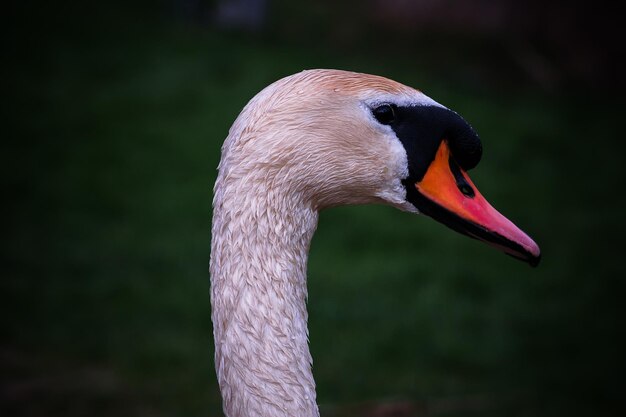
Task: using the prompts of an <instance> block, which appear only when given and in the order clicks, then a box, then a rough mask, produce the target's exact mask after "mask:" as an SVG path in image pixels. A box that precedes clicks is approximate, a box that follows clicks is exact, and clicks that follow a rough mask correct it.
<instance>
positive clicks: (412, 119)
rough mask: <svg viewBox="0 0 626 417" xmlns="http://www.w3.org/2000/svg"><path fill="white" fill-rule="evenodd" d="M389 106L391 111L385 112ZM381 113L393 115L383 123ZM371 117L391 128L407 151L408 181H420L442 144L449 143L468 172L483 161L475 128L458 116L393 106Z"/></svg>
mask: <svg viewBox="0 0 626 417" xmlns="http://www.w3.org/2000/svg"><path fill="white" fill-rule="evenodd" d="M386 106H389V107H391V109H386V108H385V109H384V110H383V108H384V107H386ZM379 112H382V113H385V114H389V113H390V112H392V113H393V118H388V117H385V118H384V120H385V121H386V123H383V122H382V121H381V120H379V118H378V117H377V114H378V113H379ZM372 114H374V117H376V119H377V120H379V122H380V123H382V124H387V125H389V126H390V127H391V128H392V129H393V130H394V132H395V133H396V136H397V137H398V139H400V142H402V145H404V149H405V150H406V153H407V157H408V163H409V178H411V180H412V181H413V184H415V182H417V181H420V180H421V179H422V178H423V177H424V174H425V173H426V170H427V169H428V167H429V165H430V163H431V162H432V161H433V159H434V158H435V154H436V153H437V149H439V144H440V143H441V141H442V140H444V139H445V140H446V141H447V142H448V146H449V147H450V152H451V153H452V155H453V156H454V159H455V160H456V162H457V163H458V164H459V165H460V166H461V168H463V169H465V170H469V169H471V168H474V167H475V166H476V165H477V164H478V162H479V161H480V157H481V155H482V145H481V143H480V139H479V138H478V135H477V134H476V133H475V132H474V130H473V129H472V127H471V126H470V125H469V124H468V123H467V122H466V121H465V120H464V119H463V118H462V117H461V116H459V115H458V114H456V113H455V112H453V111H451V110H448V109H444V108H442V107H438V106H393V105H390V104H386V105H382V106H379V107H376V108H375V109H373V110H372Z"/></svg>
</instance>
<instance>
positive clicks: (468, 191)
mask: <svg viewBox="0 0 626 417" xmlns="http://www.w3.org/2000/svg"><path fill="white" fill-rule="evenodd" d="M456 186H457V187H459V191H460V192H462V193H463V195H464V196H466V197H469V198H474V196H475V195H476V194H475V193H474V189H473V188H472V187H471V186H470V185H469V184H468V183H466V182H465V181H463V182H457V184H456Z"/></svg>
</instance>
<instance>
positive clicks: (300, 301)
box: [210, 70, 540, 417]
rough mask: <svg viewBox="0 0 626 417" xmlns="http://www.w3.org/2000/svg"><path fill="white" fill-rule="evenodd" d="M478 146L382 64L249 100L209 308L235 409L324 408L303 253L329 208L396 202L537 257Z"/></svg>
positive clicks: (217, 190) (234, 152)
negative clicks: (483, 169) (496, 192)
mask: <svg viewBox="0 0 626 417" xmlns="http://www.w3.org/2000/svg"><path fill="white" fill-rule="evenodd" d="M481 154H482V146H481V143H480V140H479V138H478V136H477V135H476V133H475V132H474V130H473V129H472V128H471V127H470V125H469V124H468V123H467V122H466V121H465V120H464V119H462V118H461V116H459V115H458V114H457V113H455V112H453V111H451V110H449V109H448V108H446V107H444V106H443V105H441V104H439V103H437V102H436V101H434V100H433V99H431V98H429V97H427V96H426V95H424V94H423V93H421V92H420V91H418V90H415V89H413V88H410V87H407V86H405V85H403V84H400V83H398V82H395V81H392V80H389V79H386V78H383V77H380V76H375V75H368V74H360V73H354V72H347V71H340V70H307V71H303V72H300V73H297V74H294V75H291V76H288V77H286V78H283V79H281V80H279V81H276V82H275V83H273V84H271V85H269V86H268V87H266V88H265V89H263V90H262V91H261V92H260V93H258V94H257V95H256V96H255V97H253V98H252V99H251V100H250V102H249V103H248V104H247V105H246V106H245V107H244V109H243V110H242V111H241V113H240V114H239V116H238V117H237V119H236V120H235V122H234V124H233V125H232V127H231V128H230V131H229V134H228V137H227V138H226V140H225V142H224V144H223V146H222V155H221V160H220V163H219V166H218V176H217V180H216V183H215V187H214V199H213V222H212V229H211V232H212V238H211V259H210V275H211V307H212V312H211V318H212V321H213V334H214V341H215V367H216V373H217V378H218V382H219V386H220V391H221V395H222V400H223V409H224V413H225V414H226V416H228V417H278V416H281V417H286V416H289V417H313V416H319V410H318V406H317V404H316V394H315V382H314V380H313V375H312V372H311V364H312V359H311V354H310V352H309V348H308V330H307V318H308V317H307V309H306V299H307V287H306V266H307V255H308V251H309V246H310V244H311V239H312V237H313V233H314V232H315V229H316V227H317V221H318V213H319V211H320V210H322V209H325V208H328V207H333V206H338V205H344V204H366V203H383V204H388V205H391V206H393V207H396V208H398V209H400V210H404V211H409V212H414V213H422V214H425V215H427V216H429V217H432V218H434V219H435V220H438V221H440V222H442V223H444V224H445V225H447V226H449V227H451V228H452V229H454V230H456V231H458V232H461V233H463V234H466V235H468V236H470V237H472V238H476V239H479V240H482V241H484V242H486V243H488V244H490V245H492V246H495V247H497V248H498V249H500V250H502V251H504V252H505V253H507V254H509V255H512V256H514V257H516V258H518V259H520V260H523V261H526V262H528V263H529V264H531V265H533V266H534V265H536V264H537V263H538V262H539V258H540V250H539V247H538V246H537V244H536V243H535V242H534V241H533V240H532V239H531V238H530V237H528V236H527V235H526V234H525V233H524V232H522V231H521V230H520V229H518V228H517V227H516V226H515V225H514V224H513V223H512V222H510V221H509V220H507V219H506V218H505V217H504V216H502V215H501V214H500V213H498V212H497V211H496V210H495V209H494V208H493V207H492V206H490V205H489V203H488V202H487V201H486V200H485V199H484V197H483V196H482V195H481V194H480V193H479V191H478V189H477V188H476V186H475V185H474V184H473V183H472V181H471V179H470V178H469V176H468V175H467V172H466V171H467V170H469V169H471V168H473V167H474V166H476V164H478V162H479V160H480V158H481Z"/></svg>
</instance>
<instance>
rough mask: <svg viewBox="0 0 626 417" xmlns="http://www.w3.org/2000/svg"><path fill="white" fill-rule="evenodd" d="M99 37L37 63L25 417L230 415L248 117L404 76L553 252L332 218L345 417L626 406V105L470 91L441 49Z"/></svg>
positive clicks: (5, 361) (178, 36) (333, 387)
mask: <svg viewBox="0 0 626 417" xmlns="http://www.w3.org/2000/svg"><path fill="white" fill-rule="evenodd" d="M97 39H98V41H97V42H93V39H90V40H88V41H84V42H81V41H80V40H79V41H68V40H67V39H65V38H61V40H60V41H58V43H54V44H53V46H50V45H51V43H53V41H54V42H57V40H56V39H55V40H53V41H49V42H48V43H46V44H44V46H41V50H35V51H34V53H33V55H31V56H30V58H31V59H30V60H25V61H23V62H18V63H14V65H16V67H15V68H16V69H18V70H19V71H16V73H15V75H14V76H13V78H12V79H11V81H12V87H11V88H12V90H13V91H14V93H15V96H14V97H15V100H14V101H13V103H12V105H11V110H12V113H13V114H12V120H11V121H10V123H9V124H10V126H11V127H12V128H13V129H11V130H12V133H11V139H12V140H11V141H10V142H9V145H8V149H7V150H8V151H7V152H4V153H3V155H2V170H3V173H2V174H3V175H2V177H3V180H4V182H5V187H6V188H5V189H6V190H7V194H6V195H7V196H10V198H7V201H6V202H5V204H4V207H3V210H4V212H5V214H6V215H5V216H3V217H4V218H5V219H7V225H6V226H5V227H4V229H5V233H4V236H5V239H3V241H4V242H3V246H4V248H3V265H4V266H5V272H4V274H3V275H4V277H3V279H2V281H0V291H1V293H2V299H3V307H4V314H2V318H1V323H2V329H3V333H4V338H3V339H4V342H3V343H2V345H1V346H2V352H1V354H2V360H1V366H2V368H3V372H2V374H3V376H2V377H1V382H2V385H3V403H4V405H3V407H4V408H5V411H6V412H7V414H6V415H35V414H38V413H39V414H41V413H42V412H43V413H44V414H47V415H54V414H59V415H61V414H62V415H66V416H67V415H69V416H72V415H83V414H85V413H87V412H88V413H89V414H91V415H109V414H115V415H121V416H123V415H142V414H151V415H210V416H214V415H215V416H216V415H220V413H221V411H220V410H221V409H220V399H219V392H218V388H217V385H216V381H215V375H214V371H213V364H212V339H211V323H210V305H209V276H208V258H209V242H210V218H211V208H210V204H211V189H212V184H213V181H214V179H215V174H216V171H215V168H216V167H217V163H218V160H219V149H220V146H221V143H222V141H223V139H224V138H225V137H226V135H227V132H228V128H229V126H230V124H231V123H232V122H233V121H234V119H235V117H236V115H237V113H238V111H239V110H240V109H241V108H242V107H243V105H244V104H245V103H246V101H247V100H248V99H249V98H251V97H252V96H253V95H254V94H255V93H256V92H258V91H259V90H260V89H262V88H263V87H264V86H265V85H267V84H269V83H270V82H272V81H274V80H276V79H278V78H280V77H282V76H285V75H288V74H290V73H294V72H297V71H300V70H301V69H305V68H314V67H335V68H342V69H350V70H355V71H361V72H370V73H377V74H381V75H385V76H388V77H390V78H394V79H397V80H399V81H401V82H404V83H406V84H408V85H412V86H415V87H417V88H421V89H423V90H425V92H426V93H427V94H428V95H430V96H432V97H433V98H435V99H436V100H438V101H440V102H442V103H444V104H445V105H447V106H450V107H451V108H453V109H454V110H456V111H458V112H459V113H461V114H462V115H463V116H464V117H465V118H466V119H467V120H469V121H470V122H471V123H472V124H473V126H474V127H475V128H476V130H477V131H478V132H479V134H480V135H481V137H482V138H483V143H484V147H485V155H484V159H483V162H482V163H481V164H480V166H479V167H478V168H477V169H476V170H475V172H474V173H473V178H474V180H475V182H476V183H477V184H478V185H479V187H480V188H481V190H482V191H483V193H484V194H485V195H486V196H487V197H488V198H489V199H490V200H491V201H492V203H494V205H495V206H496V207H498V208H499V209H500V210H501V211H502V212H503V213H505V214H506V215H507V216H509V217H510V218H512V219H513V220H514V221H515V222H516V223H518V224H519V225H520V226H521V227H522V228H523V229H525V230H527V231H528V232H529V233H530V234H531V235H532V236H533V237H535V238H536V240H537V241H538V243H539V244H540V246H541V247H542V250H543V254H544V260H543V263H542V264H541V265H540V266H539V268H537V269H530V268H529V267H527V266H526V265H523V264H521V263H518V262H516V261H514V260H512V259H510V258H508V257H505V256H502V255H500V254H499V253H497V252H495V251H494V250H493V249H490V248H488V247H485V246H482V245H481V244H479V243H477V242H475V241H471V240H469V239H467V238H464V237H462V236H459V235H456V234H455V233H453V232H452V231H449V230H447V229H445V228H444V227H443V226H441V225H438V224H435V223H434V222H432V221H431V220H429V219H427V218H425V217H417V216H412V215H409V214H406V213H401V212H398V211H395V210H393V209H391V208H386V207H346V208H338V209H333V210H329V211H328V212H324V213H322V215H321V221H320V226H319V229H318V232H317V234H316V236H315V238H314V241H313V246H312V250H311V254H310V261H309V299H310V301H309V310H310V338H311V350H312V354H313V357H314V374H315V376H316V379H317V383H318V401H319V403H320V404H321V405H322V411H323V412H326V413H327V414H328V415H331V414H332V413H333V412H335V413H340V411H333V410H341V407H342V405H347V404H359V403H362V402H365V401H385V400H390V399H391V400H393V399H401V400H402V399H408V400H410V401H418V402H425V403H426V404H429V402H431V401H437V400H438V399H447V398H473V397H475V396H479V397H480V396H485V395H486V396H487V397H488V398H489V399H490V400H489V401H488V404H487V406H485V408H484V409H480V410H479V411H478V412H476V410H472V409H469V410H462V409H461V410H458V412H448V413H443V412H442V413H439V414H437V415H459V416H469V415H502V414H503V413H504V414H506V415H511V416H544V415H545V416H554V415H572V414H575V413H580V414H585V413H589V412H592V414H593V415H613V414H612V412H613V410H615V409H616V407H619V406H623V403H624V397H623V394H624V389H625V388H626V387H625V386H624V382H623V378H622V377H621V376H620V373H619V372H620V370H621V369H622V365H623V352H624V347H625V346H624V342H623V340H622V336H623V332H624V331H623V322H622V317H623V310H624V308H623V303H622V300H621V295H622V294H623V293H624V290H625V285H624V272H625V271H624V266H623V261H622V258H621V254H619V253H618V249H619V248H620V247H621V246H623V236H624V232H625V231H626V230H624V229H625V228H624V221H623V220H622V217H623V213H624V198H623V197H622V196H621V194H620V191H619V190H620V186H621V184H622V179H623V177H624V176H623V173H622V171H623V170H622V168H621V161H622V159H623V157H622V155H623V153H622V152H621V151H622V149H624V146H623V145H622V144H621V140H620V139H619V137H618V135H616V129H615V126H616V122H617V121H618V120H619V119H620V117H621V113H622V111H623V105H620V104H619V103H618V102H615V103H612V102H608V103H607V102H603V103H601V102H599V98H595V97H594V96H593V95H591V96H589V95H580V96H577V95H576V94H575V93H572V94H568V95H562V96H559V95H548V94H546V93H542V92H541V91H538V90H533V89H529V88H523V87H520V88H510V89H508V90H506V91H504V92H503V91H498V90H497V89H495V88H493V85H492V86H491V88H489V89H485V90H483V89H481V88H480V87H479V86H480V82H481V79H480V78H479V79H478V82H475V83H474V84H471V83H470V84H467V83H466V81H467V80H464V79H463V78H462V77H461V79H460V80H455V81H454V82H453V83H448V82H447V78H446V77H442V75H441V74H438V73H437V72H436V71H433V69H432V68H430V67H429V65H424V66H423V68H426V69H422V70H420V68H422V66H420V63H421V61H427V60H428V54H427V53H425V54H424V55H423V56H422V57H416V58H413V59H410V60H408V61H407V60H397V59H394V55H393V54H392V53H389V54H388V55H384V54H382V55H381V54H380V53H377V54H372V53H370V52H368V51H367V50H365V49H361V50H357V52H355V53H353V54H344V53H342V52H341V51H333V50H329V51H327V50H324V49H322V48H314V47H311V48H302V47H300V46H298V45H297V44H295V43H276V42H269V41H266V40H263V39H256V40H254V39H250V38H247V37H241V36H238V35H234V34H227V33H219V32H214V31H205V30H183V31H181V30H169V31H165V32H157V33H153V34H151V35H150V36H137V37H131V38H126V37H124V38H115V37H113V38H106V37H105V36H101V37H99V38H97ZM426 52H427V51H426ZM35 56H37V57H38V58H37V59H34V57H35ZM458 71H459V73H462V72H463V69H462V68H460V69H459V70H458ZM489 82H490V83H495V85H496V86H498V83H497V81H493V80H490V81H489ZM602 413H605V414H602ZM3 414H5V413H3ZM333 415H335V414H333ZM615 415H617V414H615Z"/></svg>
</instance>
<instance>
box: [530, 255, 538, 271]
mask: <svg viewBox="0 0 626 417" xmlns="http://www.w3.org/2000/svg"><path fill="white" fill-rule="evenodd" d="M540 261H541V254H538V255H536V256H532V257H530V258H529V259H528V264H529V265H530V266H532V267H533V268H536V267H537V266H538V265H539V262H540Z"/></svg>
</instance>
